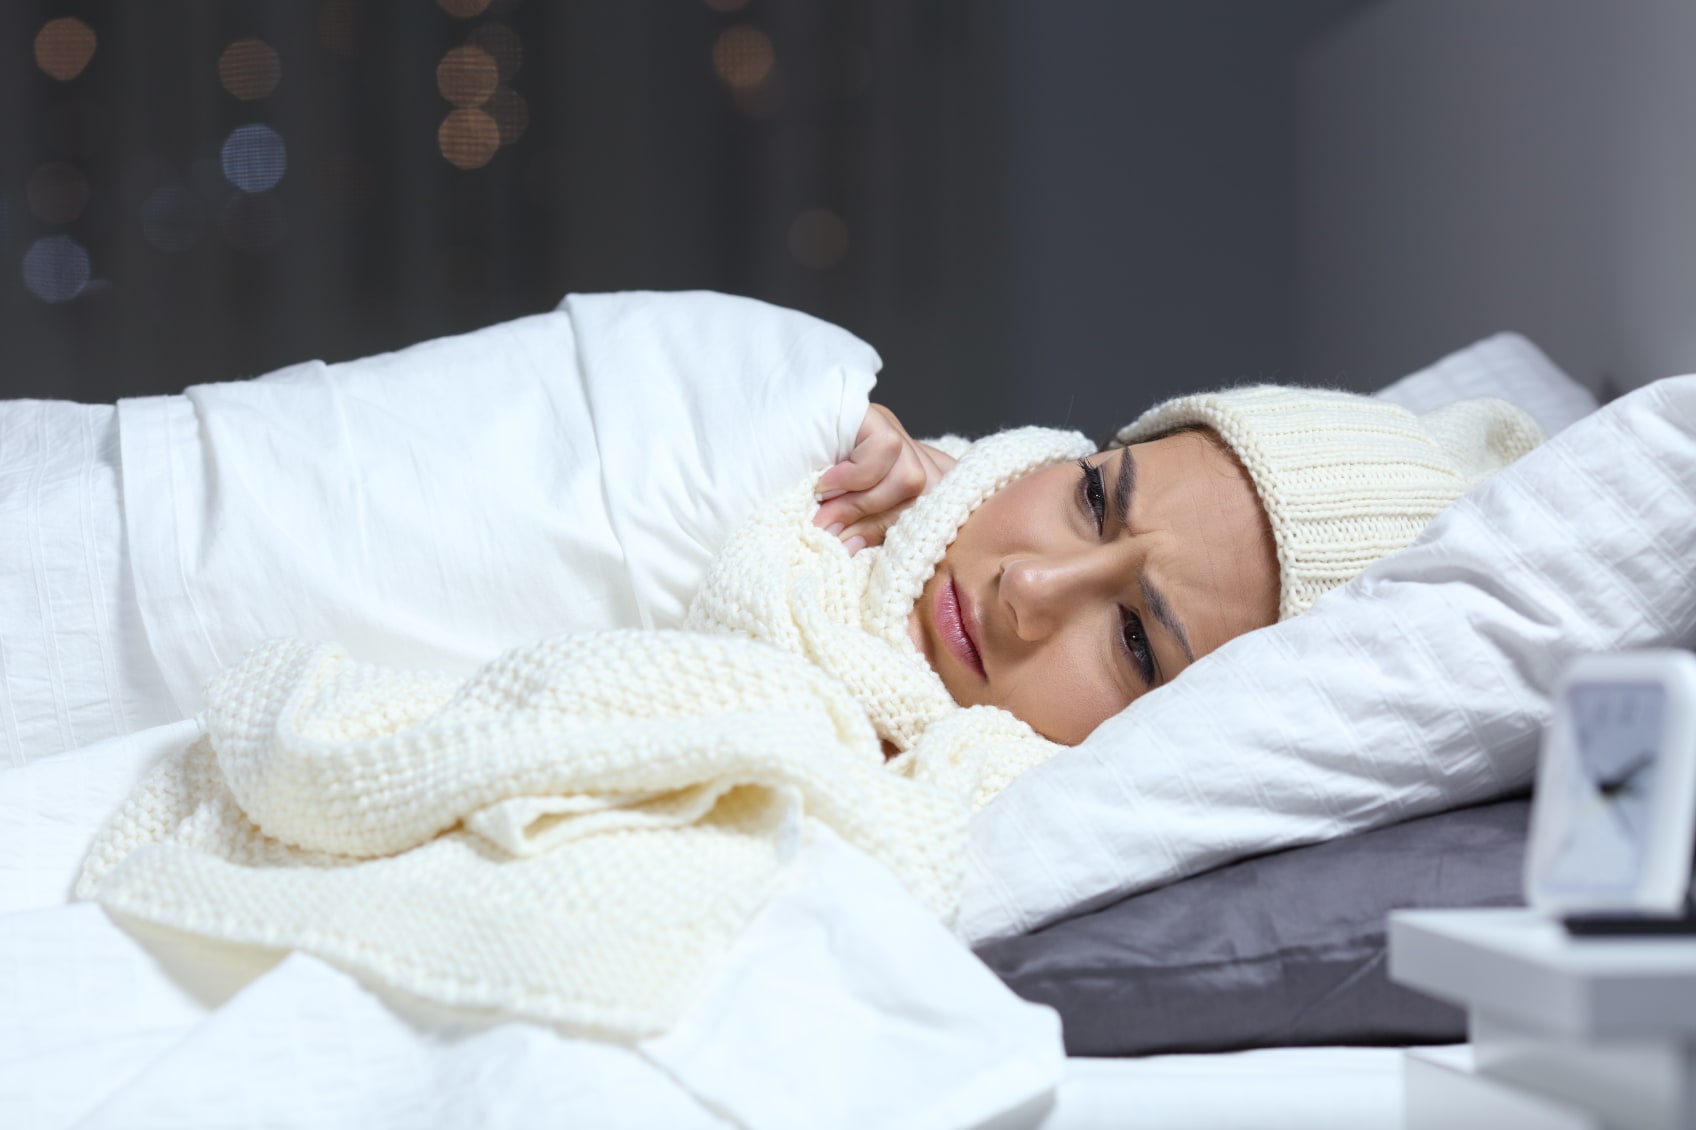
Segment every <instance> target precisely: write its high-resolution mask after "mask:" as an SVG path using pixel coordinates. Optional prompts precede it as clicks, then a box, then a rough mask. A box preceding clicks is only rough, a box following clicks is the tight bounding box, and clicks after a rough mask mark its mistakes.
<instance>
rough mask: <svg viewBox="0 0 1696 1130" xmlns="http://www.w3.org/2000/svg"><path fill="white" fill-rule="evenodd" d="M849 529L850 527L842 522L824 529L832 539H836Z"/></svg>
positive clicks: (833, 523)
mask: <svg viewBox="0 0 1696 1130" xmlns="http://www.w3.org/2000/svg"><path fill="white" fill-rule="evenodd" d="M847 528H848V527H847V526H846V525H844V524H843V523H841V522H832V523H831V524H830V525H828V526H826V527H825V528H824V532H825V533H827V534H829V535H830V536H831V537H836V536H837V535H838V534H840V533H841V532H842V531H843V530H846V529H847Z"/></svg>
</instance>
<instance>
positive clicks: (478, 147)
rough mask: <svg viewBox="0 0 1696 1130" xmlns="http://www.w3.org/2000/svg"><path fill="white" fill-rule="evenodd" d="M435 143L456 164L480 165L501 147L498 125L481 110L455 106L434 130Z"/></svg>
mask: <svg viewBox="0 0 1696 1130" xmlns="http://www.w3.org/2000/svg"><path fill="white" fill-rule="evenodd" d="M436 145H437V147H438V148H439V149H440V150H441V152H442V156H443V157H446V158H447V159H448V161H449V163H451V164H452V165H454V166H455V167H457V168H461V169H477V168H481V167H482V166H484V165H487V164H488V163H489V159H490V158H491V157H493V156H494V155H495V150H497V149H499V148H500V147H501V127H500V125H499V124H498V123H497V122H496V121H495V119H494V118H492V117H490V116H489V115H488V114H486V113H484V112H483V111H482V110H469V109H466V110H455V111H453V112H452V113H450V114H449V115H448V116H447V117H446V118H444V119H443V120H442V125H441V128H440V129H438V130H437V131H436Z"/></svg>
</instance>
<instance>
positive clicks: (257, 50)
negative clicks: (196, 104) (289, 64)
mask: <svg viewBox="0 0 1696 1130" xmlns="http://www.w3.org/2000/svg"><path fill="white" fill-rule="evenodd" d="M282 77H283V67H282V62H281V61H280V60H279V59H278V58H277V52H276V51H275V50H274V49H273V48H272V47H271V45H270V44H269V43H266V42H265V41H264V40H262V39H238V40H236V41H235V42H234V43H232V44H230V45H229V46H228V47H226V48H224V53H223V54H221V55H219V56H218V81H219V82H220V83H222V84H223V86H224V89H225V90H227V91H229V92H230V93H231V94H232V95H234V96H235V97H237V98H240V99H241V100H242V101H243V102H251V101H253V100H254V99H256V98H264V97H265V96H266V95H267V94H270V93H271V92H272V91H273V90H275V89H277V82H278V80H280V79H281V78H282Z"/></svg>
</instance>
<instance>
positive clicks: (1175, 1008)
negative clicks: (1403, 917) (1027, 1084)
mask: <svg viewBox="0 0 1696 1130" xmlns="http://www.w3.org/2000/svg"><path fill="white" fill-rule="evenodd" d="M1529 817H1530V802H1529V801H1526V800H1523V799H1517V800H1508V801H1499V802H1496V803H1493V804H1486V805H1480V806H1477V807H1473V808H1465V809H1457V810H1455V811H1451V812H1443V813H1439V814H1437V815H1435V816H1427V817H1423V818H1421V819H1418V820H1410V821H1408V822H1407V823H1404V824H1396V825H1392V826H1391V827H1388V828H1379V829H1376V830H1374V831H1371V832H1365V833H1361V834H1358V835H1353V836H1347V837H1344V838H1342V839H1338V840H1332V841H1330V842H1328V843H1323V844H1315V845H1313V846H1311V847H1301V848H1293V849H1290V850H1288V851H1281V852H1276V853H1274V854H1271V855H1263V856H1259V857H1256V858H1254V859H1247V860H1242V861H1240V862H1237V863H1234V864H1231V865H1229V866H1226V867H1221V868H1219V869H1218V870H1216V871H1210V872H1207V873H1205V874H1202V875H1197V876H1194V877H1193V878H1190V879H1186V880H1184V881H1182V882H1179V883H1173V884H1172V885H1170V886H1167V887H1161V888H1158V889H1156V890H1152V891H1145V892H1143V893H1141V894H1137V895H1132V896H1130V897H1128V898H1125V899H1122V900H1120V901H1119V902H1116V903H1113V904H1111V905H1109V906H1105V907H1102V908H1101V909H1099V910H1095V911H1092V912H1090V913H1088V914H1083V915H1079V916H1078V917H1076V918H1069V919H1065V920H1062V921H1060V922H1055V923H1052V924H1050V925H1048V926H1046V927H1043V928H1042V929H1040V930H1037V931H1035V932H1033V933H1030V934H1025V935H1023V936H1020V937H1014V938H1004V939H1001V940H999V941H995V942H989V943H986V944H984V945H982V946H980V947H979V948H978V950H977V954H978V956H979V957H980V958H982V959H983V961H984V962H985V963H986V964H988V966H989V967H990V968H991V969H993V970H994V971H995V972H996V973H997V974H998V975H999V976H1000V977H1001V979H1002V980H1004V981H1005V982H1007V984H1008V985H1009V986H1010V987H1011V988H1012V989H1013V991H1014V992H1016V993H1018V994H1019V995H1020V996H1022V997H1025V998H1026V999H1028V1000H1033V1001H1040V1002H1042V1003H1044V1004H1048V1005H1052V1006H1053V1007H1054V1008H1055V1009H1056V1010H1058V1011H1059V1013H1060V1018H1061V1021H1062V1023H1063V1025H1064V1029H1065V1041H1066V1052H1067V1054H1069V1055H1143V1054H1149V1053H1154V1052H1201V1051H1209V1052H1210V1051H1227V1050H1234V1049H1239V1048H1255V1047H1272V1046H1285V1045H1297V1044H1410V1043H1449V1042H1454V1041H1460V1040H1464V1039H1466V1016H1465V1014H1464V1013H1463V1012H1462V1011H1461V1010H1460V1009H1457V1008H1454V1007H1452V1006H1450V1005H1447V1004H1443V1003H1441V1002H1439V1001H1435V1000H1432V999H1431V998H1430V997H1426V996H1423V995H1421V994H1419V993H1415V992H1413V991H1412V990H1410V989H1404V988H1402V987H1401V986H1399V985H1395V984H1392V983H1391V982H1390V980H1389V977H1388V972H1387V971H1388V961H1387V956H1388V955H1387V950H1386V940H1385V934H1386V925H1385V916H1386V915H1387V914H1388V912H1389V911H1391V910H1393V909H1397V908H1400V907H1467V906H1517V905H1519V904H1520V903H1521V901H1522V895H1521V878H1520V868H1521V864H1522V861H1523V859H1524V854H1525V834H1526V824H1527V822H1528V820H1529Z"/></svg>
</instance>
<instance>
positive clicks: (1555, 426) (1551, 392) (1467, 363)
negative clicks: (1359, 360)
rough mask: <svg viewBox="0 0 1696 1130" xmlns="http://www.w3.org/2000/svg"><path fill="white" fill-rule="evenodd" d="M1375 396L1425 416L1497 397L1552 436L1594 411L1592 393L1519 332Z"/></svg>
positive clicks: (1488, 341) (1470, 348)
mask: <svg viewBox="0 0 1696 1130" xmlns="http://www.w3.org/2000/svg"><path fill="white" fill-rule="evenodd" d="M1377 395H1378V396H1379V397H1381V398H1382V399H1384V400H1388V401H1390V402H1391V403H1392V404H1399V405H1401V406H1402V407H1403V408H1406V409H1407V410H1408V411H1410V412H1416V413H1419V414H1421V415H1423V414H1424V413H1426V412H1430V411H1433V410H1435V409H1437V408H1441V407H1443V406H1444V405H1445V404H1453V403H1454V402H1455V401H1457V400H1471V399H1473V398H1474V397H1480V396H1499V397H1501V398H1502V399H1503V400H1505V401H1507V402H1508V403H1509V404H1512V405H1515V406H1517V407H1519V408H1522V409H1524V410H1525V411H1526V412H1528V413H1530V415H1531V418H1532V419H1533V420H1536V421H1537V423H1538V424H1540V425H1541V426H1542V428H1543V433H1544V434H1545V435H1551V436H1552V435H1554V434H1555V433H1556V432H1558V431H1560V430H1561V429H1563V428H1565V427H1567V426H1568V425H1569V424H1571V423H1573V422H1574V421H1576V420H1579V419H1581V418H1583V417H1585V416H1587V415H1589V414H1590V413H1591V412H1594V411H1595V410H1596V398H1595V396H1594V395H1592V394H1591V392H1590V390H1589V389H1587V388H1585V387H1584V386H1583V385H1581V384H1579V383H1578V382H1577V381H1575V380H1573V379H1572V378H1571V377H1569V376H1567V375H1566V374H1565V373H1563V372H1561V370H1560V368H1559V366H1557V365H1556V364H1555V363H1554V362H1553V361H1551V360H1549V358H1548V357H1547V356H1546V355H1545V354H1544V353H1543V351H1542V350H1541V349H1538V348H1537V347H1536V346H1535V345H1532V344H1531V342H1529V341H1527V340H1526V339H1525V338H1523V337H1521V336H1520V335H1519V334H1516V333H1500V334H1496V335H1495V336H1494V337H1487V338H1485V339H1484V340H1483V341H1480V342H1477V343H1476V344H1474V345H1471V346H1468V347H1467V348H1465V349H1462V350H1458V351H1457V352H1454V353H1451V354H1449V355H1448V356H1447V357H1445V358H1443V359H1442V360H1441V361H1438V362H1437V363H1436V364H1435V365H1432V366H1430V367H1428V368H1424V369H1421V370H1419V372H1417V373H1412V374H1410V375H1408V376H1405V377H1403V378H1402V379H1401V380H1399V381H1396V382H1395V383H1394V384H1391V385H1388V386H1386V387H1385V388H1382V389H1380V390H1379V391H1378V394H1377Z"/></svg>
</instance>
